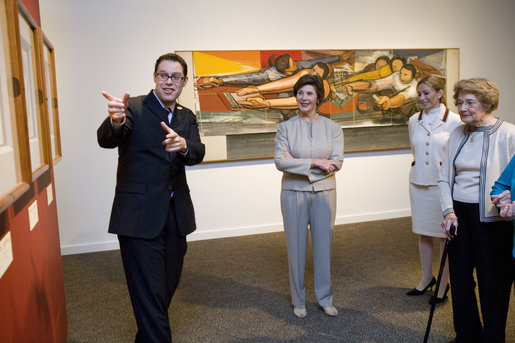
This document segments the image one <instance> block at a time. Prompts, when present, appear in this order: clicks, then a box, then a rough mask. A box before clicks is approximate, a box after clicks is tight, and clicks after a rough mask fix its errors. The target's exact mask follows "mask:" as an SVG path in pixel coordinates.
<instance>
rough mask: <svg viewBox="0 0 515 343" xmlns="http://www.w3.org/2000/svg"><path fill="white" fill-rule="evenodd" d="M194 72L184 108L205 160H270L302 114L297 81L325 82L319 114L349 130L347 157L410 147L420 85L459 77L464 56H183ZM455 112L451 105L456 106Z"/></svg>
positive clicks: (442, 52)
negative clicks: (281, 129)
mask: <svg viewBox="0 0 515 343" xmlns="http://www.w3.org/2000/svg"><path fill="white" fill-rule="evenodd" d="M177 54H179V55H181V56H182V57H183V58H184V59H185V60H186V62H187V63H188V66H190V70H189V71H188V78H189V82H188V84H187V85H186V87H185V88H184V90H183V93H182V94H181V97H180V99H179V100H180V103H181V104H183V105H185V106H187V107H189V108H190V109H192V110H193V111H194V112H195V113H196V114H197V120H198V123H199V129H200V132H201V136H202V141H203V142H204V143H205V144H206V158H205V161H207V162H209V161H230V160H241V159H258V158H271V157H272V156H273V152H274V137H275V133H276V130H277V125H278V124H279V123H280V122H282V121H285V120H288V119H290V118H291V117H293V116H295V115H297V110H298V108H297V103H296V100H295V96H294V95H293V86H294V84H295V82H296V81H297V80H298V79H299V78H300V77H301V76H302V75H306V74H316V75H319V76H320V77H321V78H322V79H323V82H324V91H325V92H324V99H323V101H322V103H321V104H320V106H319V107H318V111H319V113H320V114H321V115H323V116H326V117H328V118H330V119H332V120H334V121H335V122H337V123H338V124H340V126H341V127H342V129H343V130H344V136H345V151H346V152H351V151H372V150H389V149H406V148H409V138H408V129H407V122H408V119H409V117H410V116H411V115H413V114H415V113H417V112H418V111H419V108H418V106H417V91H416V84H417V82H418V80H420V79H421V78H423V77H425V76H427V75H431V74H434V75H438V76H440V77H442V78H445V79H446V84H447V85H450V86H447V93H448V94H447V95H448V96H447V98H448V99H449V98H451V97H450V91H451V89H450V88H452V85H453V84H454V82H456V81H457V80H458V75H459V50H458V49H386V50H385V49H382V50H245V51H242V50H235V51H178V52H177ZM451 108H452V106H451Z"/></svg>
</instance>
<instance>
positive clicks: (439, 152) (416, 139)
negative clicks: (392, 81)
mask: <svg viewBox="0 0 515 343" xmlns="http://www.w3.org/2000/svg"><path fill="white" fill-rule="evenodd" d="M444 86H445V80H444V79H443V78H440V77H438V76H435V75H430V76H427V77H425V78H423V79H421V80H420V81H419V82H418V85H417V93H418V100H419V102H420V104H421V105H422V107H423V110H422V111H421V112H420V113H417V114H414V115H413V116H412V117H411V118H410V120H409V126H408V127H409V136H410V142H411V150H412V152H413V158H414V159H413V162H412V164H411V170H410V174H409V182H410V185H409V193H410V200H411V215H412V226H413V232H414V233H416V234H419V235H420V236H419V253H420V264H421V265H422V279H421V280H420V282H419V284H418V285H417V286H416V287H415V288H413V289H412V290H410V291H409V292H408V293H407V295H422V294H424V293H425V292H426V290H427V289H429V288H432V287H433V286H434V285H435V284H436V279H435V278H434V276H433V266H432V264H433V238H437V239H438V241H439V243H440V255H441V253H442V252H443V248H444V246H445V235H444V234H443V232H442V228H441V226H440V224H441V223H442V220H443V215H442V210H441V207H440V195H439V190H438V174H439V172H440V168H441V164H442V159H443V155H444V152H445V148H446V146H447V141H448V140H449V134H450V132H451V131H452V130H454V128H455V127H457V126H458V125H460V124H461V121H460V117H459V116H458V115H457V114H456V113H453V112H451V111H449V110H448V109H447V107H445V105H443V104H442V101H443V91H444ZM448 278H449V269H448V264H447V263H446V264H445V268H444V272H443V274H442V281H441V284H440V289H439V292H438V293H439V294H437V295H433V297H431V300H430V303H431V302H436V303H439V302H443V301H444V300H445V299H446V297H447V292H448V290H449V286H448V284H447V281H448Z"/></svg>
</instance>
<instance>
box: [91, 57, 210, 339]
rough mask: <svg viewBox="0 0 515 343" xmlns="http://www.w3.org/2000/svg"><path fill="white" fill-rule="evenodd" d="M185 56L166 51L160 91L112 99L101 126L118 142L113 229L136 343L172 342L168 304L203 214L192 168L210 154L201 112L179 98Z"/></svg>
mask: <svg viewBox="0 0 515 343" xmlns="http://www.w3.org/2000/svg"><path fill="white" fill-rule="evenodd" d="M186 75H187V65H186V62H185V61H184V60H183V59H182V58H181V57H180V56H178V55H175V54H171V53H169V54H165V55H163V56H160V57H159V58H158V59H157V61H156V64H155V68H154V82H155V89H153V90H152V91H151V92H150V93H149V94H148V95H146V96H139V97H135V98H130V99H129V93H125V94H124V96H123V97H122V98H115V97H113V96H112V95H110V94H109V93H107V92H102V94H103V95H104V97H105V98H106V99H107V100H108V113H109V117H107V118H106V120H105V121H104V122H103V123H102V124H101V125H100V127H99V128H98V131H97V138H98V143H99V145H100V146H101V147H103V148H115V147H118V171H117V184H116V193H115V197H114V202H113V208H112V212H111V220H110V223H109V232H110V233H114V234H117V235H118V240H119V242H120V252H121V256H122V261H123V266H124V270H125V277H126V280H127V286H128V289H129V294H130V297H131V301H132V307H133V310H134V314H135V317H136V322H137V324H138V333H137V334H136V341H135V342H145V343H147V342H155V343H162V342H171V341H172V335H171V329H170V323H169V319H168V307H169V306H170V302H171V300H172V296H173V294H174V292H175V290H176V288H177V285H178V283H179V279H180V276H181V271H182V266H183V261H184V255H185V254H186V247H187V244H186V235H187V234H189V233H191V232H193V231H194V230H195V228H196V227H195V214H194V211H193V204H192V201H191V198H190V192H189V188H188V184H187V182H186V173H185V170H184V168H185V165H194V164H197V163H200V162H202V159H203V158H204V154H205V147H204V144H202V143H201V142H200V135H199V131H198V125H197V121H196V117H195V115H194V114H193V113H192V112H191V111H190V110H189V109H187V108H185V107H182V106H181V105H179V104H178V103H177V102H176V100H177V98H178V97H179V95H180V94H181V91H182V88H183V87H184V85H185V84H186V83H187V81H188V78H187V76H186Z"/></svg>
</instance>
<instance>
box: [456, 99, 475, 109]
mask: <svg viewBox="0 0 515 343" xmlns="http://www.w3.org/2000/svg"><path fill="white" fill-rule="evenodd" d="M477 104H481V101H477V100H472V99H467V100H465V101H456V103H455V105H456V107H466V108H471V107H474V106H476V105H477Z"/></svg>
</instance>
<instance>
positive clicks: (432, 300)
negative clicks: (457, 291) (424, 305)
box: [429, 284, 450, 305]
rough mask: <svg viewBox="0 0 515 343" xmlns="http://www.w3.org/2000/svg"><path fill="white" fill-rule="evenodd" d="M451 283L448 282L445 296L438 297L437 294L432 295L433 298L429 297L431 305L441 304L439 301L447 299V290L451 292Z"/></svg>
mask: <svg viewBox="0 0 515 343" xmlns="http://www.w3.org/2000/svg"><path fill="white" fill-rule="evenodd" d="M449 288H450V287H449V284H447V287H445V293H444V294H443V298H438V297H437V296H434V295H433V296H431V299H429V303H430V304H431V305H433V304H439V303H443V302H444V301H445V299H447V292H449Z"/></svg>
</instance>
